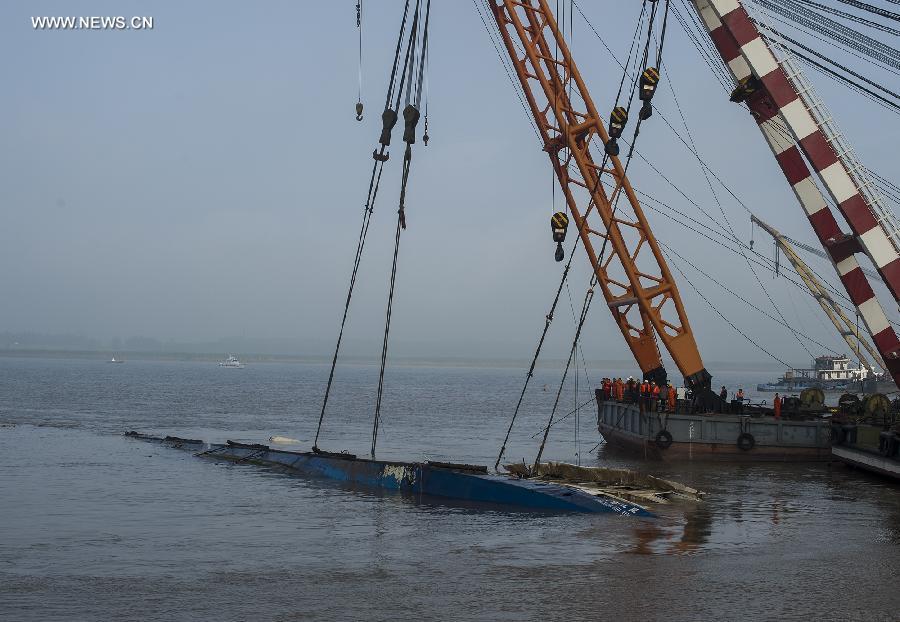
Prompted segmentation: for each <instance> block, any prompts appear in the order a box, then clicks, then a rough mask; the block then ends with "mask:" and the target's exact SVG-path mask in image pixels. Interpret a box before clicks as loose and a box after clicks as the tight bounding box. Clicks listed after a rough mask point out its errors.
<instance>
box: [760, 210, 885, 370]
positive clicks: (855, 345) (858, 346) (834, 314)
mask: <svg viewBox="0 0 900 622" xmlns="http://www.w3.org/2000/svg"><path fill="white" fill-rule="evenodd" d="M750 221H751V222H752V223H753V224H755V225H758V226H759V228H760V229H762V230H763V231H765V232H766V233H768V234H769V235H770V236H772V239H773V240H774V241H775V245H776V248H777V249H778V250H779V251H781V253H782V254H783V255H784V256H785V257H786V258H787V260H788V261H789V262H790V264H791V265H792V266H793V267H794V270H796V271H797V274H798V275H799V276H800V279H801V280H802V281H803V284H804V285H806V287H807V289H809V293H810V295H812V297H813V298H815V299H816V302H818V303H819V306H820V307H822V311H824V312H825V315H826V316H828V319H829V320H830V321H831V323H832V324H834V327H835V329H837V331H838V333H839V334H840V335H841V337H843V339H844V341H846V342H847V346H848V347H849V348H850V350H851V351H852V352H853V354H855V355H856V358H857V359H858V360H859V364H860V365H861V366H862V367H865V368H866V369H868V370H869V371H872V372H874V371H875V367H874V366H875V365H877V366H878V367H880V368H881V369H887V366H886V365H885V363H884V360H883V359H882V358H881V355H880V354H879V353H878V352H877V351H876V350H875V348H873V347H872V345H871V344H870V343H869V342H868V341H867V340H865V339H863V337H862V336H861V335H860V332H859V328H858V327H857V325H856V324H855V323H854V322H853V321H851V320H850V318H848V317H847V315H846V314H845V313H844V310H843V309H841V307H840V305H838V303H837V301H835V299H834V298H833V297H832V295H831V293H830V292H829V291H828V289H827V288H826V287H825V285H824V284H823V283H822V281H821V280H820V279H819V278H818V277H817V276H816V274H815V272H813V270H812V269H811V268H810V267H809V266H808V265H807V264H806V262H804V261H803V259H801V258H800V256H799V255H798V254H797V252H796V251H795V250H794V248H793V246H792V244H791V243H790V241H789V240H788V238H786V237H785V236H783V235H782V234H781V233H780V232H779V231H778V230H777V229H775V227H773V226H772V225H769V224H768V223H765V222H763V221H762V220H760V219H759V218H757V217H756V215H751V216H750ZM863 349H865V350H866V352H868V354H869V356H870V357H871V359H872V360H871V362H870V361H869V359H867V358H866V356H865V355H863V352H862V350H863Z"/></svg>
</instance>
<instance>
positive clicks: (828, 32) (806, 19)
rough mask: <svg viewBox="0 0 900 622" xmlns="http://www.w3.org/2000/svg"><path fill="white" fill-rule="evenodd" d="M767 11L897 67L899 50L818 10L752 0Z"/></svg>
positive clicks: (786, 3)
mask: <svg viewBox="0 0 900 622" xmlns="http://www.w3.org/2000/svg"><path fill="white" fill-rule="evenodd" d="M754 2H755V3H756V4H757V5H758V6H760V7H763V8H765V9H767V10H768V11H771V12H774V13H778V14H779V15H781V16H783V17H785V18H787V19H789V20H791V21H792V22H795V23H797V24H800V25H802V26H805V27H806V28H809V29H810V30H813V31H815V32H818V33H819V34H822V35H824V36H826V37H828V38H830V39H833V40H834V41H838V42H840V43H842V44H844V45H846V46H847V47H850V48H853V49H855V50H857V51H859V52H861V53H862V54H864V55H865V56H868V57H869V58H871V59H874V60H878V61H880V62H881V63H883V64H886V65H888V66H890V67H893V68H894V69H900V50H897V49H896V48H894V47H891V46H889V45H887V44H885V43H882V42H881V41H878V40H877V39H873V38H872V37H869V36H868V35H865V34H863V33H861V32H859V31H858V30H856V29H854V28H850V27H849V26H845V25H844V24H841V23H840V22H838V21H835V20H833V19H831V18H830V17H826V16H825V15H822V14H821V13H817V12H816V11H813V10H811V9H808V8H806V7H803V6H801V5H794V4H790V3H789V1H788V0H779V1H778V2H774V1H772V0H754Z"/></svg>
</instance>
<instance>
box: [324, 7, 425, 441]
mask: <svg viewBox="0 0 900 622" xmlns="http://www.w3.org/2000/svg"><path fill="white" fill-rule="evenodd" d="M409 2H410V0H406V4H405V7H404V9H403V19H402V20H401V22H400V34H399V35H398V36H397V48H396V50H395V51H394V62H393V65H392V68H391V77H390V80H389V81H388V89H387V96H386V99H385V112H384V114H383V115H382V119H385V116H386V115H388V114H389V112H391V110H390V101H391V96H392V94H393V92H394V85H395V78H396V75H397V66H398V65H399V62H400V49H401V45H402V43H403V34H404V32H405V31H406V20H407V17H408V14H409ZM393 113H394V115H396V110H394V111H393ZM395 118H396V116H395ZM385 125H386V121H385ZM385 129H386V130H387V144H386V143H385V142H383V141H384V139H385V136H384V134H385ZM385 129H382V137H381V139H380V141H381V157H375V158H374V159H375V163H374V164H373V166H372V174H371V175H370V177H369V190H368V193H367V195H366V203H365V206H364V207H363V218H362V224H361V225H360V229H359V239H358V241H357V245H356V256H355V258H354V260H353V270H352V271H351V273H350V285H349V287H348V288H347V300H346V301H345V303H344V313H343V316H342V317H341V327H340V330H339V331H338V337H337V343H336V344H335V347H334V356H333V357H332V359H331V370H330V371H329V372H328V382H327V384H326V385H325V396H324V397H323V398H322V409H321V411H320V412H319V422H318V425H317V426H316V435H315V438H314V440H313V451H318V449H319V435H320V434H321V432H322V422H323V421H324V420H325V410H326V408H327V406H328V398H329V396H330V395H331V387H332V383H333V382H334V372H335V368H336V367H337V360H338V356H339V354H340V350H341V343H342V342H343V338H344V328H345V327H346V325H347V316H348V314H349V311H350V301H351V300H352V298H353V290H354V288H355V286H356V277H357V275H358V274H359V266H360V263H361V262H362V256H363V250H364V249H365V245H366V239H367V238H368V233H369V225H370V224H371V222H372V214H373V212H374V211H375V201H376V199H377V197H378V189H379V188H380V186H381V174H382V172H383V171H384V164H385V162H386V161H387V157H385V154H386V149H387V146H388V144H389V143H390V128H389V127H386V128H385ZM374 155H375V154H373V156H374Z"/></svg>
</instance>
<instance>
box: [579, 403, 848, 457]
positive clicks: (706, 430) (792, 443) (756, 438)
mask: <svg viewBox="0 0 900 622" xmlns="http://www.w3.org/2000/svg"><path fill="white" fill-rule="evenodd" d="M597 429H598V430H599V432H600V434H601V435H602V436H603V438H604V439H605V440H606V442H607V443H608V444H609V445H610V446H611V447H616V448H620V449H623V450H627V451H630V452H632V453H637V454H640V455H642V456H643V457H645V458H652V459H659V460H700V461H716V460H721V461H731V462H792V461H794V462H818V461H823V462H824V461H828V460H830V459H831V440H830V439H831V433H830V424H829V422H828V421H826V420H824V419H823V420H815V421H788V420H784V419H780V420H779V419H775V418H774V417H749V416H744V415H725V414H693V415H684V414H666V413H655V412H650V413H642V412H641V410H640V408H639V407H638V406H637V405H635V404H630V403H624V402H616V401H605V402H600V403H599V411H598V417H597ZM662 430H666V431H668V433H669V434H671V437H672V443H671V445H669V446H668V447H666V448H663V447H661V446H660V445H659V444H658V443H657V441H656V436H657V434H658V433H659V432H661V431H662ZM744 432H746V433H749V434H750V435H752V437H753V447H752V448H750V449H741V448H740V447H738V444H737V440H738V437H739V436H740V435H741V434H742V433H744Z"/></svg>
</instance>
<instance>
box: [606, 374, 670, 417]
mask: <svg viewBox="0 0 900 622" xmlns="http://www.w3.org/2000/svg"><path fill="white" fill-rule="evenodd" d="M600 386H601V389H600V391H599V392H600V393H601V395H600V396H598V397H601V396H602V398H603V399H604V400H617V401H619V402H631V403H638V404H640V406H641V411H642V412H653V411H656V412H675V409H676V407H677V405H678V400H679V399H681V400H684V399H685V390H684V389H683V388H681V389H676V388H675V387H674V386H672V383H671V382H669V383H666V385H665V386H660V385H658V384H656V383H655V382H653V381H651V380H643V381H641V382H638V381H637V380H635V379H634V378H632V377H629V378H628V379H627V380H622V379H621V378H604V379H603V381H602V383H601V385H600Z"/></svg>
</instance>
